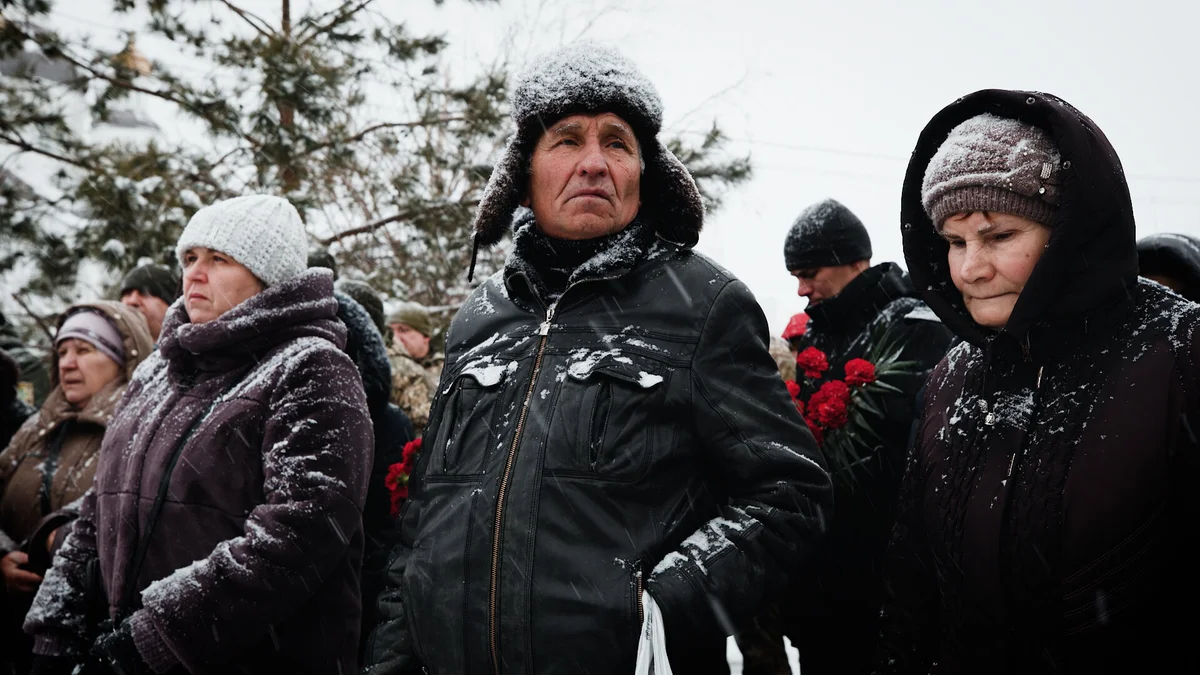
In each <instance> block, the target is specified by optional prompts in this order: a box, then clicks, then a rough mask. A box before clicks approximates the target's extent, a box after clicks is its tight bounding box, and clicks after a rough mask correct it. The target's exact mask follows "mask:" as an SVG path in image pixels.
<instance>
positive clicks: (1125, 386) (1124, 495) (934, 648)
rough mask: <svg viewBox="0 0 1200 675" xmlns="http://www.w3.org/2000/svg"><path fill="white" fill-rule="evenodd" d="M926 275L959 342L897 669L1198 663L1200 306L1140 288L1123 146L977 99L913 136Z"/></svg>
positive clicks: (916, 477)
mask: <svg viewBox="0 0 1200 675" xmlns="http://www.w3.org/2000/svg"><path fill="white" fill-rule="evenodd" d="M902 199H903V204H902V222H903V236H904V251H905V257H906V258H907V261H908V266H909V270H910V272H911V274H912V278H913V282H914V283H915V284H916V286H917V287H918V288H921V289H926V290H925V300H926V302H927V303H928V305H929V306H930V308H931V309H933V310H934V311H935V312H936V313H937V314H938V316H939V317H941V319H942V321H943V322H945V324H946V325H947V326H949V327H950V328H951V329H952V330H953V331H954V332H955V333H956V334H957V335H958V336H959V337H960V338H961V339H962V340H963V342H962V343H961V344H959V345H958V346H957V347H955V348H954V349H952V350H951V352H950V353H949V354H948V355H947V356H946V358H945V359H944V360H943V361H942V362H941V363H940V364H939V365H938V366H937V368H936V369H935V370H934V372H933V374H932V375H931V377H930V380H929V384H928V390H927V392H926V397H925V408H924V415H923V417H922V419H921V422H920V428H919V430H918V433H917V442H916V447H915V449H914V451H913V453H912V455H911V457H910V460H909V466H908V469H907V473H906V476H905V479H904V486H903V488H902V492H901V504H900V511H899V519H898V523H897V525H896V528H895V531H894V534H893V539H892V544H891V551H890V561H889V569H888V578H889V591H890V597H889V599H888V601H887V602H886V604H885V606H884V611H883V624H884V645H883V655H882V658H881V659H880V661H879V671H880V672H885V673H922V674H925V673H935V674H943V673H973V674H985V675H986V674H989V673H1021V674H1022V675H1029V674H1038V673H1088V674H1094V673H1130V672H1144V673H1152V672H1153V673H1159V672H1196V671H1197V665H1198V657H1197V652H1196V650H1195V649H1194V647H1193V642H1192V641H1193V637H1194V635H1195V632H1196V629H1197V628H1198V627H1200V625H1198V624H1200V622H1198V621H1197V620H1196V619H1195V618H1194V617H1195V612H1194V610H1195V607H1196V602H1197V599H1198V598H1200V596H1198V593H1197V583H1196V581H1195V579H1196V574H1195V572H1194V569H1193V568H1194V565H1195V563H1194V559H1193V557H1192V553H1191V552H1192V551H1194V550H1196V548H1195V546H1196V543H1197V541H1196V539H1197V533H1198V532H1200V529H1197V527H1196V518H1197V515H1200V513H1198V510H1200V509H1198V508H1197V506H1198V503H1197V500H1196V499H1195V498H1194V496H1193V493H1194V491H1195V486H1196V481H1197V460H1198V451H1200V447H1198V445H1197V436H1196V431H1197V430H1200V340H1198V339H1197V335H1196V327H1197V325H1200V306H1197V305H1193V304H1191V303H1188V302H1186V301H1184V300H1182V299H1181V298H1180V297H1179V296H1177V295H1175V294H1173V293H1170V292H1169V291H1168V290H1167V289H1165V288H1163V287H1162V286H1159V285H1158V284H1154V283H1151V282H1148V281H1145V280H1139V279H1138V274H1137V273H1138V267H1137V250H1136V247H1135V237H1134V219H1133V208H1132V205H1131V202H1130V198H1129V189H1128V186H1127V184H1126V182H1125V177H1124V172H1123V170H1122V168H1121V163H1120V160H1119V159H1118V158H1117V154H1116V152H1115V151H1114V150H1113V148H1112V146H1111V145H1110V144H1109V142H1108V140H1107V139H1106V138H1105V136H1104V134H1103V133H1102V132H1101V131H1100V130H1099V128H1098V127H1097V126H1096V124H1095V123H1094V122H1092V121H1091V120H1090V119H1088V118H1087V117H1086V116H1085V115H1083V113H1081V112H1079V111H1078V110H1076V109H1075V108H1074V107H1072V106H1071V105H1069V104H1067V103H1066V102H1064V101H1062V100H1061V99H1059V98H1057V97H1054V96H1050V95H1046V94H1041V93H1031V92H1014V91H1000V90H988V91H981V92H977V93H975V94H972V95H970V96H967V97H965V98H962V99H960V100H959V101H957V102H955V103H953V104H952V105H950V106H949V107H947V108H945V109H944V110H942V111H941V112H940V113H938V114H937V115H936V116H935V117H934V118H933V120H932V121H931V122H930V123H929V125H928V126H927V127H926V128H925V130H924V132H922V134H921V137H920V140H919V141H918V143H917V147H916V150H915V151H914V153H913V155H912V160H911V162H910V164H909V170H908V176H907V177H906V179H905V185H904V191H903V197H902Z"/></svg>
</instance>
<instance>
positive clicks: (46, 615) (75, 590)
mask: <svg viewBox="0 0 1200 675" xmlns="http://www.w3.org/2000/svg"><path fill="white" fill-rule="evenodd" d="M95 513H96V494H95V493H94V492H93V491H92V490H88V491H87V493H86V494H85V495H84V496H83V505H82V507H81V508H80V511H79V518H77V519H76V520H75V521H74V523H73V527H72V528H71V532H70V534H68V535H67V538H66V540H65V541H64V542H63V544H62V546H60V547H59V549H58V551H57V553H56V554H55V555H54V563H53V565H52V566H51V567H50V570H49V571H47V572H46V577H45V578H44V579H43V580H42V585H41V587H39V588H38V592H37V595H36V596H35V597H34V599H33V607H32V608H31V609H30V610H29V613H28V614H27V615H25V632H26V633H29V634H30V635H32V636H34V638H35V641H34V648H33V652H34V653H35V654H41V655H43V656H64V655H67V654H81V653H85V652H86V651H87V648H88V647H90V646H91V643H90V641H89V640H88V636H86V635H85V631H86V629H87V586H88V580H87V569H88V563H89V562H91V561H92V560H95V559H96V557H97V554H96V519H95Z"/></svg>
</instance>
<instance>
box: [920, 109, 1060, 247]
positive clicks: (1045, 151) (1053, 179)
mask: <svg viewBox="0 0 1200 675" xmlns="http://www.w3.org/2000/svg"><path fill="white" fill-rule="evenodd" d="M1061 200H1062V155H1061V153H1059V151H1058V147H1057V146H1056V145H1055V143H1054V140H1053V139H1052V138H1050V135H1049V134H1048V133H1046V132H1045V131H1044V130H1042V129H1040V128H1038V127H1035V126H1033V125H1031V124H1026V123H1024V122H1021V121H1019V120H1015V119H1011V118H1008V117H998V116H996V115H992V114H990V113H984V114H982V115H976V116H975V117H972V118H971V119H969V120H967V121H965V122H963V123H962V124H959V125H958V126H956V127H954V129H952V130H951V131H950V134H949V135H948V136H947V137H946V140H945V141H943V142H942V145H941V147H939V148H938V150H937V152H936V153H934V155H933V158H932V159H930V160H929V166H928V167H927V168H926V169H925V179H924V180H923V181H922V183H921V205H922V206H923V207H924V208H925V213H926V214H928V215H929V218H930V219H931V220H932V221H933V224H934V226H935V227H937V228H938V229H941V227H942V223H944V222H945V220H946V219H947V218H949V217H950V216H952V215H954V214H956V213H969V212H972V211H996V212H999V213H1011V214H1013V215H1016V216H1022V217H1024V218H1029V219H1030V220H1035V221H1037V222H1039V223H1042V224H1043V225H1054V224H1055V221H1056V220H1057V218H1058V207H1059V205H1060V204H1061Z"/></svg>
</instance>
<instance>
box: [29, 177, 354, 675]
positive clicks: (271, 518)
mask: <svg viewBox="0 0 1200 675" xmlns="http://www.w3.org/2000/svg"><path fill="white" fill-rule="evenodd" d="M176 253H177V255H178V258H179V261H180V264H181V266H182V268H183V291H184V292H183V298H182V302H177V303H175V305H174V306H172V308H171V310H170V312H169V313H168V314H167V318H166V321H165V323H164V325H163V332H162V336H161V338H160V341H159V348H158V350H157V351H156V352H155V353H154V354H153V355H152V356H151V357H150V358H149V359H147V361H146V363H145V364H143V366H142V367H141V368H139V369H138V371H137V374H136V376H135V378H134V381H133V382H132V383H131V385H130V387H129V391H128V393H127V394H126V396H125V398H124V400H123V401H122V403H121V406H120V407H119V408H118V410H117V412H116V415H115V417H114V419H113V422H112V424H111V425H110V427H109V433H108V435H107V436H106V437H105V439H104V446H103V449H102V452H101V461H100V466H99V469H98V472H97V476H96V487H95V490H94V492H93V493H92V494H90V495H89V496H88V497H87V498H86V499H85V501H84V505H83V511H82V515H81V517H80V519H79V521H78V523H77V526H76V527H75V529H74V531H73V533H72V534H71V535H70V536H69V537H68V538H67V540H66V543H65V544H64V545H63V550H62V553H61V555H60V556H59V560H57V561H56V563H55V566H54V568H53V569H52V570H51V571H50V573H49V574H48V575H47V583H46V584H44V585H43V589H42V591H41V592H40V593H39V595H38V597H37V599H36V601H35V603H34V608H33V610H32V611H31V612H30V613H29V616H28V618H27V621H26V630H27V631H29V632H31V633H33V634H34V635H35V636H36V638H37V640H36V644H35V650H34V651H35V654H37V655H39V657H38V659H39V660H38V668H40V672H64V673H65V672H70V670H71V668H73V667H74V666H75V665H78V663H79V661H80V658H81V655H86V654H89V653H91V654H94V655H99V657H100V658H101V659H102V660H104V661H107V662H108V663H110V664H111V665H113V666H114V667H115V668H117V669H118V672H124V673H138V672H144V673H149V672H155V673H168V672H170V673H184V672H187V673H230V672H247V673H287V674H289V675H292V674H295V673H336V672H343V673H348V672H352V671H353V670H354V669H355V667H356V658H355V652H356V648H357V644H358V631H359V614H360V598H359V594H360V592H359V584H358V575H359V566H360V564H361V557H362V551H363V533H362V524H361V509H362V504H363V500H364V498H365V495H366V482H367V477H368V474H369V471H370V467H371V459H372V431H371V422H370V418H369V416H368V412H367V403H366V399H365V396H364V393H363V385H362V380H361V379H360V377H359V374H358V371H357V369H356V368H355V366H354V364H353V363H352V362H351V360H350V359H349V357H347V356H346V354H344V353H343V351H342V348H343V346H344V344H345V341H346V328H345V326H344V325H343V324H342V323H341V322H340V321H339V320H338V319H337V311H338V303H337V300H335V298H334V295H333V277H332V274H331V273H330V271H329V270H325V269H312V270H309V269H306V265H307V238H306V236H305V232H304V226H303V224H302V223H301V221H300V217H299V214H298V213H297V212H296V210H295V209H294V208H293V207H292V205H291V204H289V203H288V202H287V201H286V200H284V199H281V198H278V197H268V196H261V195H253V196H247V197H239V198H236V199H231V200H228V201H224V202H220V203H217V204H214V205H212V206H209V207H207V208H204V209H201V210H200V211H198V212H197V213H196V215H195V216H193V218H192V220H191V222H189V223H188V226H187V228H185V230H184V232H183V235H182V236H181V237H180V239H179V242H178V244H177V246H176ZM92 561H98V563H99V565H98V574H96V575H95V576H96V578H95V579H93V580H91V582H90V583H89V579H88V573H87V571H88V569H89V563H90V562H92ZM93 605H99V607H100V609H99V611H93V610H89V608H90V607H92V606H93ZM94 615H98V616H100V617H108V618H109V619H110V620H108V621H105V622H104V623H103V624H102V625H99V626H97V625H95V624H94V621H93V620H92V619H93V616H94Z"/></svg>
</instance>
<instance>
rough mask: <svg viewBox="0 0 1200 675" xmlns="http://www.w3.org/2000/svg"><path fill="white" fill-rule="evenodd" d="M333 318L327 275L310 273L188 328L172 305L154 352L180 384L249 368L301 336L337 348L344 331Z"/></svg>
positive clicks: (178, 304)
mask: <svg viewBox="0 0 1200 675" xmlns="http://www.w3.org/2000/svg"><path fill="white" fill-rule="evenodd" d="M337 314H338V302H337V299H336V298H334V296H333V273H332V272H330V271H329V270H327V269H323V268H313V269H309V270H307V271H305V272H303V273H301V274H299V275H297V276H295V277H292V278H291V279H288V280H286V281H284V282H282V283H280V284H277V285H275V286H270V287H268V288H267V289H266V290H264V291H263V292H261V293H259V294H258V295H255V296H253V297H251V298H249V299H247V300H246V301H244V302H243V303H242V304H240V305H238V306H237V307H234V308H233V309H231V310H229V311H228V312H226V313H225V314H222V315H221V316H220V317H218V318H216V319H214V320H212V321H209V322H207V323H202V324H193V323H191V321H190V320H189V319H188V315H187V310H186V309H185V308H184V303H183V301H182V300H181V301H179V302H176V303H175V304H174V305H173V306H172V307H171V310H170V311H169V312H168V313H167V318H166V320H165V321H164V322H163V331H162V336H161V337H160V339H159V351H160V352H161V354H162V356H163V358H164V359H166V360H167V362H168V364H169V370H170V372H171V375H172V377H173V378H178V379H183V380H185V381H186V380H190V379H193V378H194V377H196V376H197V375H199V374H200V373H210V374H214V375H215V374H221V373H224V372H229V371H232V370H237V369H240V368H243V367H245V366H248V365H253V364H254V363H257V362H258V361H260V360H261V359H262V358H263V357H264V356H265V355H266V354H267V353H268V352H270V351H271V350H272V349H274V348H275V347H276V346H278V345H280V344H283V343H285V342H290V341H292V340H296V339H298V338H302V337H318V338H322V339H325V340H328V341H329V342H331V343H332V344H334V345H335V346H336V347H337V348H338V349H343V348H344V347H345V345H346V327H345V325H344V324H343V323H342V322H341V321H340V320H338V316H337Z"/></svg>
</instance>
